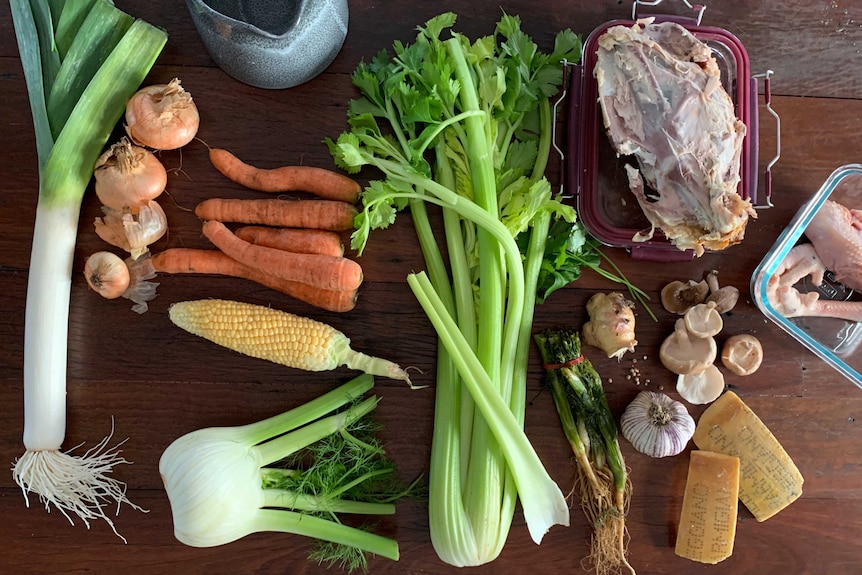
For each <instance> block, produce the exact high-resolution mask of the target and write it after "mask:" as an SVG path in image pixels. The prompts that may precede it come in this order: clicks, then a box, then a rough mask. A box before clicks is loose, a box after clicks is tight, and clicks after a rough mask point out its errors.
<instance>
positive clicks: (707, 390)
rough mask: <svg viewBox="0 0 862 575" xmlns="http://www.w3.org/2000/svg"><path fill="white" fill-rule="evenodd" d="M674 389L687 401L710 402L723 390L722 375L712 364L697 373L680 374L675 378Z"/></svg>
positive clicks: (696, 403) (694, 402)
mask: <svg viewBox="0 0 862 575" xmlns="http://www.w3.org/2000/svg"><path fill="white" fill-rule="evenodd" d="M676 391H677V393H679V395H680V397H682V398H683V399H684V400H686V401H687V402H689V403H693V404H695V405H702V404H704V403H712V402H713V401H715V400H716V399H718V396H719V395H721V393H722V392H723V391H724V376H723V375H722V374H721V372H720V371H719V370H718V368H717V367H715V366H714V365H710V366H709V367H707V368H706V369H705V370H703V371H701V372H698V373H686V374H681V375H679V376H678V377H677V378H676Z"/></svg>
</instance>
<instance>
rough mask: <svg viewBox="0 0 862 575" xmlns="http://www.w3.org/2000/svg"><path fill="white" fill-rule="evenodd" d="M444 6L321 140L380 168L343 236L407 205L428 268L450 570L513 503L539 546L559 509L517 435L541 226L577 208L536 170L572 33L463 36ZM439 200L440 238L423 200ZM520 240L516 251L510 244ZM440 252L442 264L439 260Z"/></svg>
mask: <svg viewBox="0 0 862 575" xmlns="http://www.w3.org/2000/svg"><path fill="white" fill-rule="evenodd" d="M455 19H456V17H455V15H454V14H451V13H446V14H442V15H440V16H438V17H436V18H432V19H431V20H429V21H428V22H427V23H426V24H425V26H424V27H420V28H419V33H418V35H417V37H416V41H415V42H414V43H412V44H409V45H404V44H402V43H400V42H397V43H396V44H395V45H394V55H393V56H391V57H390V55H389V54H388V53H386V52H381V53H380V54H378V55H377V56H376V57H375V58H374V60H373V61H372V62H371V63H370V64H367V63H362V64H360V66H359V67H358V68H357V70H356V71H355V72H354V74H353V82H354V84H355V85H356V86H357V87H358V88H359V90H360V92H361V94H362V97H361V98H359V99H355V100H353V101H351V103H350V108H349V113H348V119H349V123H350V131H349V132H345V133H343V134H342V135H341V136H339V138H338V139H337V141H332V140H328V144H329V146H330V151H331V152H332V154H333V156H334V158H335V160H336V162H337V163H338V165H339V166H341V167H342V168H344V169H346V170H347V171H349V172H354V173H355V172H357V171H358V170H360V169H361V168H362V167H364V166H372V167H374V168H376V169H378V170H380V171H381V172H382V173H383V175H384V179H382V180H377V181H373V182H371V184H370V186H369V187H368V188H367V189H366V190H365V191H364V193H363V196H362V204H363V210H362V212H361V213H360V215H359V216H358V218H357V230H356V232H355V233H354V235H353V238H352V239H353V241H352V245H353V247H354V248H355V249H357V250H359V251H360V253H361V252H362V249H363V248H364V246H365V243H366V241H367V238H368V235H369V234H370V232H371V230H373V229H377V228H385V227H387V226H388V225H390V224H391V223H392V222H393V221H394V219H395V217H396V214H397V212H398V211H399V210H401V209H404V208H406V207H408V206H409V208H410V212H411V216H412V219H413V222H414V226H415V228H416V232H417V236H418V238H419V243H420V246H421V249H422V252H423V255H424V258H425V262H426V265H427V267H428V270H427V274H426V273H425V272H422V273H419V274H411V276H409V277H408V285H410V287H411V289H413V291H414V293H415V295H416V297H417V299H418V300H419V302H420V303H421V304H422V306H423V309H424V310H425V312H426V314H427V315H428V317H429V319H430V320H431V322H432V324H433V326H434V327H435V329H436V331H437V333H438V336H439V341H440V345H439V348H438V359H437V378H436V379H437V391H436V408H435V420H434V437H433V441H432V453H431V476H430V479H429V500H430V501H429V520H430V530H431V539H432V543H433V545H434V548H435V550H436V552H437V554H438V556H439V557H440V558H441V559H442V560H443V561H445V562H447V563H450V564H452V565H456V566H468V565H480V564H483V563H487V562H489V561H491V560H493V559H494V558H496V557H497V556H498V555H499V553H500V551H501V550H502V548H503V545H504V543H505V541H506V538H507V536H508V532H509V529H510V527H511V523H512V519H513V514H514V509H515V504H516V501H517V499H518V498H519V497H520V501H521V505H522V507H523V509H524V516H525V518H526V520H527V527H528V529H529V532H530V535H531V537H532V538H533V540H534V541H535V542H536V543H539V542H540V541H541V539H542V537H543V536H544V534H545V533H546V532H547V530H548V529H549V528H550V527H551V526H553V525H556V524H562V525H567V524H568V521H569V513H568V507H567V505H566V502H565V498H564V497H563V494H562V492H561V491H560V489H559V487H558V486H557V485H556V483H554V481H553V480H552V479H551V477H550V476H549V475H548V473H547V471H546V470H545V468H544V466H543V465H542V463H541V461H540V460H539V457H538V455H537V454H536V452H535V450H534V449H533V447H532V445H531V444H530V442H529V440H528V439H527V437H526V435H525V433H524V430H523V424H524V410H525V405H526V401H525V392H526V371H527V356H528V354H527V351H528V349H529V342H530V326H531V324H532V318H533V308H534V304H535V302H536V289H537V286H536V281H537V277H538V273H539V269H540V267H541V266H540V264H541V261H542V258H543V255H544V247H545V241H546V239H547V235H548V229H549V227H550V224H551V223H552V221H566V222H568V223H569V224H573V223H574V221H575V219H576V218H575V212H574V209H572V208H571V207H570V206H567V205H565V204H563V203H562V202H561V201H560V198H556V197H554V194H553V192H552V190H551V186H550V183H549V182H548V181H547V179H545V177H544V171H545V166H546V164H547V160H548V155H549V150H550V141H551V126H552V121H553V118H552V114H551V111H550V103H549V98H550V96H552V95H553V94H554V93H555V92H556V91H557V89H558V87H559V85H560V84H561V82H562V70H561V67H560V64H559V62H561V61H562V60H564V59H565V60H568V61H571V62H574V61H577V60H578V59H579V57H580V39H579V38H578V37H577V36H576V35H575V34H573V33H572V32H571V31H568V30H567V31H564V32H561V33H559V34H558V35H557V37H556V41H555V48H554V51H553V53H552V54H546V53H543V52H541V51H540V50H539V49H538V47H537V46H536V45H535V44H534V43H533V41H532V40H531V39H530V38H529V37H528V36H527V35H526V34H524V33H523V32H522V31H521V28H520V20H519V19H518V18H517V17H513V16H508V15H504V16H503V17H502V18H501V19H500V21H499V22H498V24H497V27H496V30H495V34H494V35H492V36H487V37H484V38H480V39H478V40H476V41H475V42H471V41H470V40H469V39H468V38H466V37H464V36H463V35H461V34H458V33H455V32H452V33H451V37H450V38H448V39H443V38H442V35H443V33H444V31H445V30H447V29H449V28H451V27H452V26H453V25H454V23H455ZM429 206H430V207H431V208H433V207H434V206H439V207H440V208H442V217H443V226H444V230H445V238H443V239H441V240H439V243H438V238H436V237H435V235H434V232H433V231H432V228H431V224H430V220H429V214H428V208H429ZM521 234H525V235H526V236H528V237H529V238H530V240H529V241H528V242H527V247H526V249H525V252H524V253H522V252H521V250H520V249H519V247H518V244H517V243H516V240H515V238H516V237H517V236H519V235H521ZM444 252H445V253H446V254H447V257H448V265H447V262H446V261H445V259H444V256H443V253H444Z"/></svg>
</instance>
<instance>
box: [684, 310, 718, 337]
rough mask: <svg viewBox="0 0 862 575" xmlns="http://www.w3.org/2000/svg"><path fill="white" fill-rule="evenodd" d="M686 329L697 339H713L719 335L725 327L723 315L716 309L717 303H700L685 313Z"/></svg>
mask: <svg viewBox="0 0 862 575" xmlns="http://www.w3.org/2000/svg"><path fill="white" fill-rule="evenodd" d="M683 321H685V327H686V329H687V330H688V331H689V332H691V334H692V335H694V336H696V337H711V336H714V335H717V334H718V333H719V332H720V331H721V328H722V327H724V321H723V320H722V319H721V314H720V313H719V312H718V309H716V304H715V302H713V301H711V302H707V303H699V304H697V305H696V306H694V307H692V308H691V309H689V310H688V311H687V312H685V315H684V316H683Z"/></svg>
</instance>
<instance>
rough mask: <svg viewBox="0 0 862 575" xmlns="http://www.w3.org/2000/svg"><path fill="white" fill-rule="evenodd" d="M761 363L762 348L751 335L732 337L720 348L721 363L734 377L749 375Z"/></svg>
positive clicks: (757, 340)
mask: <svg viewBox="0 0 862 575" xmlns="http://www.w3.org/2000/svg"><path fill="white" fill-rule="evenodd" d="M762 361H763V347H762V346H761V345H760V340H759V339H757V338H756V337H754V336H753V335H748V334H739V335H733V336H731V337H729V338H727V341H726V342H724V346H723V347H722V348H721V363H723V364H724V367H726V368H727V369H729V370H730V371H732V372H733V373H735V374H736V375H751V374H752V373H754V372H755V371H757V368H759V367H760V363H761V362H762Z"/></svg>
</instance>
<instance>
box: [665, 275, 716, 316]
mask: <svg viewBox="0 0 862 575" xmlns="http://www.w3.org/2000/svg"><path fill="white" fill-rule="evenodd" d="M708 295H709V285H708V284H707V283H706V281H704V280H701V281H699V282H696V281H694V280H688V281H687V282H684V281H680V280H677V281H672V282H670V283H669V284H667V285H666V286H664V287H663V288H662V290H661V304H662V305H663V306H664V309H666V310H667V311H669V312H671V313H675V314H678V315H682V314H684V313H685V312H687V311H688V310H689V308H691V307H693V306H696V305H697V304H699V303H703V302H704V301H705V300H706V297H707V296H708Z"/></svg>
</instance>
